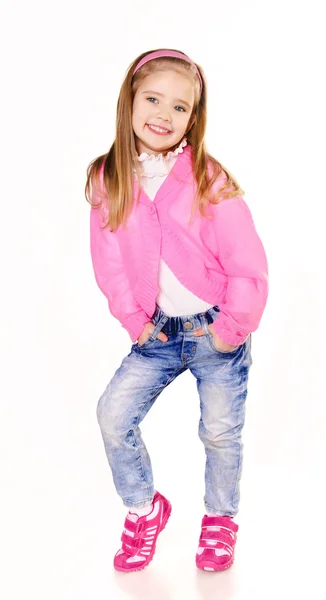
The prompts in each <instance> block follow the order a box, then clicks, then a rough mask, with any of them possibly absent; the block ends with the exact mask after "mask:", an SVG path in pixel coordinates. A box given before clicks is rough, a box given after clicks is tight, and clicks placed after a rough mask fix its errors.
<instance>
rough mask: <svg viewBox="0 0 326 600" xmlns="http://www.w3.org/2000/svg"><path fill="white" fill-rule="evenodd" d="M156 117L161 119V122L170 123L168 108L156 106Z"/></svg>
mask: <svg viewBox="0 0 326 600" xmlns="http://www.w3.org/2000/svg"><path fill="white" fill-rule="evenodd" d="M157 117H158V118H159V119H162V121H167V122H168V123H171V113H170V110H169V108H168V107H164V106H162V105H160V106H158V111H157Z"/></svg>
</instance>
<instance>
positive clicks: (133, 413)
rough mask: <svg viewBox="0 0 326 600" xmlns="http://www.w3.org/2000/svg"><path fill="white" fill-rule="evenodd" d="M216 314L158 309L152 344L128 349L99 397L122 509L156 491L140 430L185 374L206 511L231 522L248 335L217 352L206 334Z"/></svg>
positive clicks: (237, 478) (248, 356)
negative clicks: (201, 452)
mask: <svg viewBox="0 0 326 600" xmlns="http://www.w3.org/2000/svg"><path fill="white" fill-rule="evenodd" d="M218 314H219V308H218V306H214V307H212V308H210V309H209V310H208V311H207V312H205V313H198V314H196V315H189V316H181V317H168V316H167V315H165V314H164V312H163V311H162V310H161V309H160V308H159V307H158V306H157V307H156V310H155V313H154V315H153V317H152V321H153V323H154V325H155V329H154V331H153V332H152V334H151V336H150V338H149V339H148V340H147V341H146V342H145V343H144V344H143V345H142V346H139V344H138V342H136V343H135V344H133V345H132V347H131V352H130V354H128V356H126V357H125V358H124V359H123V361H122V363H121V365H120V367H119V368H118V369H117V371H116V372H115V374H114V376H113V377H112V379H111V381H110V382H109V384H108V385H107V387H106V389H105V391H104V393H103V394H102V396H101V398H100V399H99V402H98V405H97V418H98V422H99V425H100V429H101V433H102V437H103V441H104V447H105V452H106V456H107V459H108V462H109V465H110V468H111V471H112V476H113V481H114V484H115V487H116V490H117V493H118V494H119V496H120V497H121V499H122V501H123V504H124V505H125V506H126V507H129V508H136V507H142V506H145V505H147V504H149V503H150V502H152V500H153V497H154V491H155V490H154V485H153V473H152V467H151V461H150V457H149V455H148V452H147V449H146V446H145V444H144V441H143V439H142V436H141V431H140V428H139V424H140V423H141V421H142V420H143V419H144V417H145V415H146V414H147V412H148V411H149V409H150V408H151V407H152V406H153V404H154V402H155V400H156V399H157V398H158V396H159V395H160V393H161V392H162V391H163V389H164V388H165V387H166V386H167V385H169V384H170V383H171V382H172V381H173V380H174V379H175V378H176V377H177V376H178V375H180V373H183V372H184V371H186V370H187V369H189V370H190V371H191V373H192V374H193V375H194V376H195V378H196V380H197V389H198V394H199V399H200V421H199V437H200V439H201V441H202V442H203V444H204V448H205V453H206V466H205V496H204V504H205V508H206V511H207V512H210V513H213V514H216V515H228V516H231V517H233V516H235V515H236V514H237V512H238V508H239V498H240V493H239V482H240V477H241V472H242V461H243V456H242V455H243V443H242V441H241V431H242V428H243V425H244V419H245V401H246V396H247V382H248V372H249V368H250V366H251V364H252V358H251V351H250V350H251V335H249V337H248V338H247V340H246V342H245V343H244V344H242V345H241V346H238V347H237V348H236V349H234V350H232V351H230V352H222V351H220V350H218V349H217V348H216V347H215V345H214V338H213V336H212V334H211V332H210V330H209V329H208V324H210V323H212V322H213V321H214V319H216V318H218ZM200 327H203V329H204V331H205V335H203V336H199V337H195V336H194V335H193V332H194V331H195V330H196V329H199V328H200ZM160 331H163V332H164V333H165V334H166V335H167V336H168V338H169V339H168V341H167V342H162V341H161V340H159V339H157V336H158V334H159V332H160Z"/></svg>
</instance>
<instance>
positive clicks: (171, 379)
mask: <svg viewBox="0 0 326 600" xmlns="http://www.w3.org/2000/svg"><path fill="white" fill-rule="evenodd" d="M178 371H182V368H181V369H177V370H176V371H174V373H173V375H171V377H170V379H168V381H167V382H166V384H165V385H164V387H163V389H162V391H163V390H164V389H165V388H166V386H167V385H168V384H169V383H170V382H171V381H173V377H174V376H175V374H176V373H177V372H178ZM159 389H160V388H159V387H157V388H155V390H154V391H153V395H151V397H150V398H149V399H148V400H147V402H146V403H145V404H144V406H143V408H142V410H143V409H144V408H145V407H146V406H147V404H148V403H149V402H150V401H151V400H153V398H154V397H155V393H156V392H157V390H159ZM141 412H142V411H140V413H139V415H138V419H137V421H136V423H135V425H136V427H139V423H140V415H141ZM132 435H133V439H134V443H135V445H136V448H137V450H138V452H139V459H140V467H141V473H142V477H143V480H144V481H145V483H146V486H147V492H149V485H148V483H147V481H146V477H145V471H144V467H143V462H142V457H141V452H140V449H139V446H138V444H137V441H136V437H135V432H134V430H133V432H132Z"/></svg>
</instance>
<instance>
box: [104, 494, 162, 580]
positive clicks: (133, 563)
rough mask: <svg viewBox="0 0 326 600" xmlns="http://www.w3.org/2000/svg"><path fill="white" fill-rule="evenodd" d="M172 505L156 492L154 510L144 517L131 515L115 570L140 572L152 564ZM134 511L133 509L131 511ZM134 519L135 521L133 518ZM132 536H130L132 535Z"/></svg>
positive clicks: (127, 519)
mask: <svg viewBox="0 0 326 600" xmlns="http://www.w3.org/2000/svg"><path fill="white" fill-rule="evenodd" d="M171 509H172V507H171V504H170V502H169V501H168V500H167V499H166V498H164V496H162V495H161V494H159V492H155V495H154V499H153V510H152V511H151V512H150V513H149V514H148V515H145V516H144V517H137V515H135V514H131V513H130V512H129V514H128V515H127V517H126V520H125V524H124V527H125V529H124V531H123V533H122V536H121V541H122V547H121V549H120V550H118V552H117V553H116V555H115V557H114V562H113V564H114V568H115V569H116V570H117V571H123V572H125V573H128V572H129V571H140V570H142V569H144V568H145V567H147V565H148V564H149V563H150V562H151V560H152V558H153V556H154V553H155V545H156V540H157V537H158V534H159V533H160V532H161V531H162V530H163V529H164V527H165V525H166V524H167V522H168V519H169V516H170V514H171ZM131 510H132V509H131ZM133 517H134V520H131V518H133ZM131 532H132V533H133V536H132V535H129V534H130V533H131Z"/></svg>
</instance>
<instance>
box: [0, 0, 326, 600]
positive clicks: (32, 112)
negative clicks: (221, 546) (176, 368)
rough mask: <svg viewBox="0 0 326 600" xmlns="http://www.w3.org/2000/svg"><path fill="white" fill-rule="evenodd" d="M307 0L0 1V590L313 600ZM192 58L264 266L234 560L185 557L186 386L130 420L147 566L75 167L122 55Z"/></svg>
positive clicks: (313, 134) (320, 174) (100, 119)
mask: <svg viewBox="0 0 326 600" xmlns="http://www.w3.org/2000/svg"><path fill="white" fill-rule="evenodd" d="M322 4H323V2H317V1H316V0H315V1H314V0H312V1H310V2H300V1H297V2H295V1H289V0H288V1H286V0H283V1H281V0H274V1H273V2H263V1H261V2H258V1H257V2H254V1H249V2H242V1H241V0H228V1H226V0H225V1H218V0H216V1H214V2H201V3H198V2H190V1H188V2H176V1H175V0H174V1H173V2H172V1H170V0H165V1H164V2H163V1H160V0H155V1H154V0H153V2H148V1H146V2H145V1H138V2H131V1H128V2H126V1H125V2H119V3H113V2H108V1H104V0H102V1H100V0H93V1H92V2H90V1H89V2H84V1H80V2H78V3H77V2H72V1H69V0H66V1H65V2H63V1H62V0H57V1H56V2H52V3H50V2H37V1H35V0H29V2H22V1H20V2H18V1H16V2H15V1H14V0H11V2H8V3H7V5H6V4H5V3H4V4H3V7H2V8H1V18H0V21H1V32H0V33H1V35H0V39H1V46H2V48H1V59H2V60H1V62H2V69H1V71H2V75H1V81H2V84H1V87H2V91H1V104H2V110H1V121H2V122H1V153H2V155H1V169H2V176H1V232H0V239H1V283H2V286H1V288H2V291H1V315H0V318H1V357H0V359H1V373H2V375H1V384H2V392H1V420H0V427H1V431H0V450H1V495H0V503H1V510H0V519H1V532H0V544H1V552H2V557H1V571H2V573H1V580H0V591H2V594H1V596H2V597H3V599H4V600H12V599H15V600H16V599H18V598H28V599H33V600H41V599H42V600H45V599H46V600H57V599H59V598H60V600H75V599H76V600H102V599H110V600H111V599H112V600H125V599H129V598H136V599H138V600H183V599H187V600H194V599H196V600H197V599H203V600H212V599H216V598H219V599H220V600H229V599H231V598H232V599H236V600H245V599H247V598H250V599H251V600H253V599H256V598H257V599H258V598H259V599H264V600H269V599H272V598H273V600H274V598H275V597H277V598H279V599H283V598H284V599H285V598H289V597H293V598H294V597H296V598H301V597H302V598H304V597H306V595H307V594H308V596H307V597H310V598H314V597H318V598H321V597H323V594H324V593H325V585H324V580H323V572H322V569H323V563H322V555H323V554H325V550H324V545H323V535H324V534H325V526H324V522H323V519H324V512H325V510H324V506H325V500H326V498H325V491H324V485H325V484H324V473H325V467H324V461H325V457H326V452H325V433H324V431H325V417H326V410H325V392H324V380H325V377H324V360H325V345H324V338H325V333H326V332H325V316H324V301H325V284H324V272H325V269H324V260H325V259H324V255H325V252H324V250H323V247H324V243H323V241H324V237H325V233H324V231H325V226H324V203H325V184H324V179H325V171H324V162H325V121H324V110H325V108H324V107H325V94H324V90H323V86H324V75H325V63H324V58H323V55H325V47H323V46H325V44H324V38H325V33H324V21H323V16H322ZM159 47H171V48H176V49H179V50H182V51H183V52H186V53H187V54H189V55H190V56H191V57H192V58H193V60H195V61H196V62H198V63H199V64H200V65H201V66H202V67H203V69H204V72H205V74H206V77H207V81H208V131H207V145H208V149H209V151H210V152H211V153H212V154H213V155H214V156H215V157H216V158H217V159H218V160H220V161H221V162H222V163H223V164H224V165H225V166H226V167H227V168H228V169H229V170H230V171H231V172H232V173H233V174H234V175H235V177H236V178H237V180H238V181H239V183H240V185H241V187H242V188H243V189H244V190H245V191H246V195H245V199H246V201H247V203H248V205H249V206H250V209H251V211H252V214H253V217H254V220H255V223H256V228H257V230H258V233H259V235H260V237H261V239H262V241H263V243H264V246H265V249H266V252H267V255H268V259H269V268H270V296H269V300H268V304H267V307H266V311H265V313H264V316H263V319H262V322H261V326H260V328H259V330H258V331H257V332H256V333H255V334H254V335H253V343H252V355H253V360H254V364H253V366H252V369H251V373H250V382H249V394H248V400H247V416H246V425H245V430H244V444H245V451H244V469H243V476H242V488H241V490H242V491H241V493H242V496H241V502H240V512H239V514H238V517H237V522H238V524H239V526H240V529H239V538H238V543H237V549H236V560H235V564H234V566H233V567H232V569H230V570H229V571H227V572H225V573H217V574H211V573H204V572H200V571H198V570H196V567H195V553H196V548H197V541H198V537H199V533H200V521H201V518H202V516H203V510H204V507H203V495H204V461H205V457H204V449H203V446H202V444H201V442H200V441H199V439H198V436H197V426H198V419H199V402H198V396H197V391H196V385H195V380H194V379H193V377H192V376H191V374H190V373H184V374H183V375H181V376H180V377H179V378H178V379H177V380H176V381H175V382H174V383H173V385H172V386H170V387H169V388H168V389H167V390H165V391H164V392H163V394H162V395H161V396H160V398H159V400H158V401H157V403H156V405H155V407H154V408H153V409H152V411H151V413H150V414H149V415H148V416H147V417H146V419H145V421H144V423H143V426H142V431H143V434H144V439H145V441H146V444H147V446H148V449H149V451H150V454H151V458H152V463H153V467H154V474H155V484H156V487H157V489H159V490H160V491H161V492H162V493H163V494H164V495H166V496H167V497H168V498H169V499H170V500H171V502H172V505H173V512H172V517H171V520H170V522H169V525H168V527H167V529H166V531H165V532H164V533H163V534H162V537H161V538H160V539H159V542H158V547H157V553H156V555H155V558H154V561H153V562H152V563H151V565H150V566H149V567H148V568H147V569H145V571H144V572H139V573H135V574H128V575H121V574H117V573H115V572H114V571H113V567H112V559H113V555H114V553H115V552H116V550H117V549H118V548H119V538H120V535H121V531H122V525H123V521H124V518H125V514H126V510H125V508H124V507H123V505H122V502H121V500H120V498H119V497H118V496H117V494H116V492H115V488H114V486H113V482H112V478H111V472H110V470H109V466H108V464H107V462H106V457H105V453H104V447H103V443H102V438H101V436H100V430H99V427H98V424H97V420H96V405H97V401H98V398H99V397H100V395H101V393H102V392H103V390H104V388H105V386H106V385H107V383H108V381H109V379H110V378H111V377H112V376H113V374H114V372H115V370H116V369H117V368H118V366H119V365H120V363H121V360H122V358H123V357H124V356H125V355H126V354H127V353H129V351H130V346H131V341H130V339H129V336H128V334H127V332H126V331H125V330H124V329H123V328H122V327H121V325H120V323H118V322H117V321H116V320H114V319H113V318H112V317H111V316H110V314H109V312H108V308H107V302H106V299H105V298H104V296H103V295H102V294H101V292H100V290H99V289H98V288H97V286H96V282H95V278H94V275H93V271H92V266H91V260H90V252H89V205H88V204H87V202H86V200H85V198H84V195H83V194H84V185H85V176H86V167H87V165H88V163H89V162H90V161H91V160H92V159H93V158H95V157H96V156H99V155H100V154H103V153H105V152H107V151H108V149H109V147H110V145H111V143H112V141H113V136H114V121H115V110H116V102H117V97H118V93H119V89H120V86H121V83H122V81H123V78H124V75H125V72H126V70H127V68H128V66H129V64H130V63H131V62H132V61H133V60H134V58H135V57H136V56H137V55H138V54H140V53H141V52H144V51H146V50H151V49H155V48H159Z"/></svg>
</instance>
